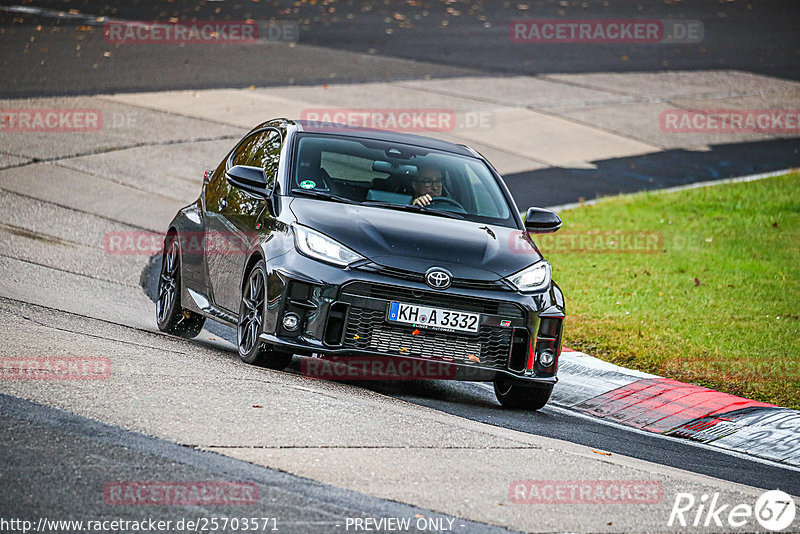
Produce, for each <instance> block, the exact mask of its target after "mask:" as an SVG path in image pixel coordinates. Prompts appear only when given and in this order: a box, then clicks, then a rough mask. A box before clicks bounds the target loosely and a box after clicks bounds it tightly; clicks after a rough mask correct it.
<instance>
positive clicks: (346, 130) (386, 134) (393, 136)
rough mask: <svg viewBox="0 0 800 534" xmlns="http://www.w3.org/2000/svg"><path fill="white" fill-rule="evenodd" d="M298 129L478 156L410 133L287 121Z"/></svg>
mask: <svg viewBox="0 0 800 534" xmlns="http://www.w3.org/2000/svg"><path fill="white" fill-rule="evenodd" d="M287 122H289V123H290V124H294V125H295V126H296V127H297V131H298V132H308V133H322V134H332V135H341V136H348V137H358V138H362V139H375V140H378V141H386V142H388V143H403V144H407V145H413V146H418V147H423V148H430V149H433V150H439V151H442V152H450V153H453V154H459V155H462V156H470V157H476V156H477V154H476V153H475V152H474V151H473V150H472V149H470V148H468V147H466V146H464V145H457V144H455V143H449V142H447V141H442V140H440V139H434V138H432V137H425V136H423V135H415V134H409V133H400V132H390V131H387V130H377V129H372V128H362V127H358V126H348V125H345V124H336V123H332V122H318V121H307V120H290V121H287Z"/></svg>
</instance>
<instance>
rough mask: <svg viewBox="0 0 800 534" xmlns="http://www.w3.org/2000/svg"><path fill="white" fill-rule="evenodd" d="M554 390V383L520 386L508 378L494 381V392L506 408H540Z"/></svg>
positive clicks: (531, 409)
mask: <svg viewBox="0 0 800 534" xmlns="http://www.w3.org/2000/svg"><path fill="white" fill-rule="evenodd" d="M552 392H553V386H552V385H544V386H520V385H516V384H513V383H511V381H510V380H508V379H507V378H496V379H495V381H494V394H495V396H496V397H497V400H498V401H500V404H502V405H503V406H504V407H506V408H515V409H518V410H530V411H536V410H539V409H541V408H544V406H545V404H547V401H548V400H550V394H551V393H552Z"/></svg>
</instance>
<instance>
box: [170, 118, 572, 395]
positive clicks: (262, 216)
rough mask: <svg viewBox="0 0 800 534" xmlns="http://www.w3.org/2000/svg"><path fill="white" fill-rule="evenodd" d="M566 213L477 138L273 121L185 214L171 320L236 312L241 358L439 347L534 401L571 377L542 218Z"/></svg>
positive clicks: (395, 354) (412, 354) (182, 331)
mask: <svg viewBox="0 0 800 534" xmlns="http://www.w3.org/2000/svg"><path fill="white" fill-rule="evenodd" d="M560 226H561V220H560V218H559V217H558V215H556V214H555V213H553V212H552V211H548V210H544V209H539V208H530V209H529V210H528V211H527V214H526V217H525V220H524V222H523V219H522V218H521V217H520V213H519V212H518V210H517V207H516V206H515V204H514V201H513V199H512V198H511V195H510V194H509V192H508V190H507V189H506V187H505V185H504V183H503V181H502V179H501V178H500V176H499V174H498V173H497V171H496V170H495V169H494V168H493V167H492V166H491V165H490V164H489V163H488V162H487V161H486V160H485V159H484V158H483V157H482V156H481V155H480V154H478V153H477V152H475V151H474V150H472V149H470V148H468V147H466V146H462V145H455V144H451V143H447V142H444V141H439V140H435V139H430V138H426V137H421V136H416V135H410V134H400V133H392V132H384V131H378V130H368V129H359V128H351V127H347V126H340V125H331V124H312V123H308V122H302V121H292V120H287V119H276V120H271V121H267V122H264V123H262V124H260V125H259V126H257V127H256V128H254V129H253V130H252V131H251V132H250V133H248V134H247V135H246V136H245V137H244V138H243V139H242V140H241V141H239V143H237V144H236V146H235V147H234V148H233V150H231V152H230V153H229V154H228V155H227V156H226V157H225V159H223V161H222V163H220V164H219V166H218V167H217V168H216V170H213V171H207V172H206V177H205V179H204V181H203V188H202V192H201V194H200V197H199V198H198V199H197V201H196V202H194V203H192V204H191V205H189V206H186V207H185V208H183V209H181V210H180V211H179V212H178V214H177V215H176V216H175V218H174V219H173V221H172V222H171V223H170V226H169V230H168V231H167V235H166V238H165V240H164V249H163V262H162V269H161V274H160V278H159V289H158V300H157V303H156V315H157V321H158V327H159V328H160V329H161V330H163V331H165V332H169V333H172V334H176V335H180V336H183V337H194V336H196V335H197V334H198V333H199V332H200V330H201V329H202V327H203V323H204V321H205V319H206V317H209V318H212V319H214V320H217V321H222V322H224V323H228V324H230V325H232V326H234V327H236V329H237V333H238V335H237V340H238V348H239V355H240V357H241V359H242V360H243V361H245V362H247V363H252V364H260V365H265V366H267V367H270V368H273V369H282V368H284V367H286V366H287V365H288V364H289V362H290V361H291V358H292V355H293V354H300V355H313V356H317V357H320V358H323V359H321V360H304V361H315V362H317V361H321V362H327V361H330V359H331V357H336V358H335V359H337V360H341V359H342V357H347V358H370V359H372V360H373V361H376V360H379V361H382V362H393V363H397V364H399V363H406V364H412V365H418V366H420V367H418V369H425V368H427V369H430V368H432V367H431V366H430V364H431V362H435V366H434V367H433V368H435V369H437V370H438V371H437V372H440V374H438V375H437V377H442V376H444V375H447V378H455V379H463V380H480V381H493V382H494V386H495V392H496V394H497V398H498V400H499V401H500V403H501V404H503V405H504V406H509V407H515V408H525V409H532V410H536V409H539V408H541V407H542V406H544V405H545V404H546V403H547V400H548V399H549V397H550V393H551V391H552V389H553V385H554V384H555V383H556V380H557V379H556V368H557V366H558V357H559V354H560V351H561V330H562V323H563V319H564V299H563V295H562V293H561V290H560V289H559V288H558V286H557V285H556V284H555V283H554V282H553V281H552V280H551V269H550V265H549V264H548V263H547V262H546V261H545V260H544V259H543V258H542V255H541V254H540V252H539V250H538V249H537V248H536V246H535V244H534V243H533V241H532V240H531V237H530V235H529V234H530V233H545V232H554V231H556V230H558V228H559V227H560ZM398 358H399V360H398ZM421 362H424V363H425V364H426V365H427V367H421V365H422V364H421ZM441 370H445V371H447V372H446V373H441ZM447 373H449V374H447ZM415 377H416V378H419V376H416V375H415Z"/></svg>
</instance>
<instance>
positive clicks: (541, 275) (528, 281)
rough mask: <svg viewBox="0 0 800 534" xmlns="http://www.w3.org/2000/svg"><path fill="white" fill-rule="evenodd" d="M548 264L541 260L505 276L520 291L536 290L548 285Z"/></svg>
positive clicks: (549, 273)
mask: <svg viewBox="0 0 800 534" xmlns="http://www.w3.org/2000/svg"><path fill="white" fill-rule="evenodd" d="M550 276H551V271H550V264H549V263H547V262H546V261H544V260H542V261H540V262H539V263H535V264H533V265H531V266H530V267H526V268H524V269H522V270H521V271H520V272H518V273H516V274H512V275H511V276H509V277H508V278H507V280H508V281H509V282H511V283H512V284H514V286H515V287H516V288H517V289H519V290H520V291H537V290H539V289H544V288H545V287H547V286H548V285H550Z"/></svg>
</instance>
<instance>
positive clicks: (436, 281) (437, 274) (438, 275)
mask: <svg viewBox="0 0 800 534" xmlns="http://www.w3.org/2000/svg"><path fill="white" fill-rule="evenodd" d="M425 282H426V283H427V284H428V285H429V286H431V287H432V288H433V289H447V288H448V287H450V284H451V283H452V282H453V277H452V276H450V273H448V272H447V271H445V270H444V269H441V268H439V267H432V268H431V269H428V272H427V273H425Z"/></svg>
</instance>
